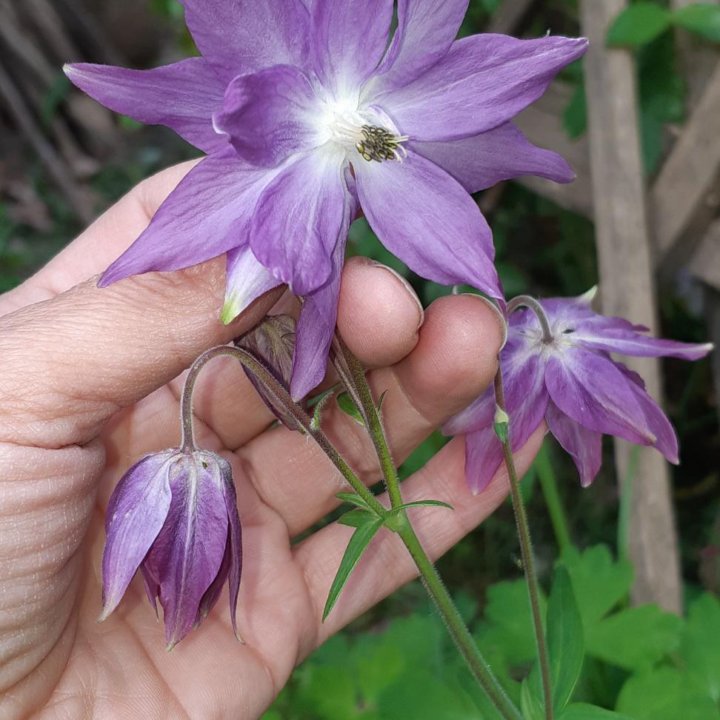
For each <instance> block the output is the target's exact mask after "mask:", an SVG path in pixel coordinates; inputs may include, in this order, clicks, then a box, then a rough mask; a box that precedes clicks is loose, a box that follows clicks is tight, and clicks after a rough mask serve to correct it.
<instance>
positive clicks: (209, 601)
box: [195, 533, 237, 635]
mask: <svg viewBox="0 0 720 720" xmlns="http://www.w3.org/2000/svg"><path fill="white" fill-rule="evenodd" d="M229 574H230V534H229V533H228V536H227V540H226V541H225V553H224V554H223V559H222V562H221V563H220V569H219V570H218V574H217V575H216V576H215V579H214V580H213V581H212V582H211V583H210V587H209V588H208V589H207V590H206V591H205V594H204V595H203V596H202V600H200V606H199V607H198V612H197V616H196V618H195V625H196V626H197V625H199V624H200V623H201V622H202V621H203V620H205V618H206V617H207V616H208V615H209V614H210V611H211V610H212V609H213V608H214V607H215V605H216V604H217V601H218V599H219V597H220V593H221V592H222V589H223V585H224V584H225V581H226V580H227V579H228V575H229ZM231 607H232V606H231ZM233 620H234V617H233ZM233 630H235V634H236V635H237V630H236V629H235V623H234V622H233Z"/></svg>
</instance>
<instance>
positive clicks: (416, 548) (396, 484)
mask: <svg viewBox="0 0 720 720" xmlns="http://www.w3.org/2000/svg"><path fill="white" fill-rule="evenodd" d="M339 349H340V351H341V352H342V360H341V361H342V362H343V363H344V366H345V367H346V368H347V369H348V370H349V381H350V382H351V383H352V388H351V390H350V392H351V395H352V396H353V397H355V398H358V400H359V402H360V403H361V407H360V408H359V410H360V413H361V415H362V416H363V418H364V419H365V421H366V424H367V429H368V432H369V433H370V437H371V438H372V442H373V445H374V447H375V450H376V453H377V456H378V460H379V462H380V468H381V470H382V473H383V479H384V482H385V487H386V488H387V492H388V496H389V498H390V502H391V504H392V508H393V509H394V510H396V514H395V517H394V518H393V520H394V521H395V522H394V525H393V527H392V529H393V530H394V531H395V532H396V533H397V534H398V536H399V537H400V539H401V540H402V542H403V544H404V545H405V547H406V548H407V550H408V552H409V553H410V556H411V557H412V559H413V561H414V562H415V565H416V567H417V569H418V572H419V573H420V577H421V579H422V582H423V586H424V587H425V589H426V590H427V592H428V595H429V596H430V598H431V600H432V601H433V603H434V604H435V607H436V608H437V610H438V612H439V613H440V616H441V617H442V619H443V621H444V623H445V627H446V628H447V629H448V632H449V633H450V636H451V637H452V639H453V641H454V642H455V645H456V647H457V648H458V650H459V652H460V654H461V655H462V657H463V659H464V660H465V662H466V663H467V666H468V668H469V669H470V672H471V673H472V675H473V677H474V678H475V680H476V681H477V683H478V684H479V685H480V687H482V689H483V690H484V691H485V693H486V695H487V696H488V698H489V699H490V701H491V702H492V703H493V705H494V706H495V707H496V708H497V710H498V712H499V713H500V714H501V715H502V717H503V718H504V719H505V720H521V717H522V716H521V715H520V712H519V711H518V709H517V708H516V707H515V705H514V704H513V702H512V701H511V700H510V698H509V697H508V695H507V693H506V692H505V690H504V688H503V687H502V685H501V684H500V681H499V680H498V679H497V678H496V677H495V675H494V674H493V672H492V670H491V668H490V665H489V664H488V662H487V660H485V658H484V657H483V655H482V653H481V652H480V649H479V648H478V646H477V644H476V642H475V640H474V639H473V636H472V634H471V633H470V631H469V630H468V628H467V625H466V624H465V621H464V620H463V618H462V616H461V615H460V612H459V611H458V609H457V607H456V606H455V603H454V602H453V600H452V598H451V596H450V593H448V591H447V588H446V587H445V585H444V583H443V581H442V578H441V577H440V574H439V573H438V571H437V569H436V567H435V565H434V564H433V562H432V560H431V559H430V557H429V556H428V554H427V553H426V552H425V549H424V548H423V546H422V544H421V543H420V540H419V538H418V536H417V534H416V533H415V530H414V529H413V527H412V524H411V523H410V519H409V518H408V516H407V513H406V512H405V510H404V509H401V506H402V505H403V497H402V492H401V490H400V478H399V476H398V472H397V468H396V466H395V462H394V461H393V459H392V452H391V450H390V446H389V444H388V441H387V437H386V435H385V431H384V429H383V426H382V420H381V417H380V413H379V412H378V406H377V404H376V403H375V400H374V398H373V394H372V389H371V388H370V385H369V383H368V381H367V378H366V377H365V371H364V370H363V368H362V365H361V364H360V362H359V361H358V359H357V358H355V357H354V356H353V355H352V353H351V352H350V351H349V350H348V348H347V347H346V346H345V345H344V344H343V343H342V341H340V342H339Z"/></svg>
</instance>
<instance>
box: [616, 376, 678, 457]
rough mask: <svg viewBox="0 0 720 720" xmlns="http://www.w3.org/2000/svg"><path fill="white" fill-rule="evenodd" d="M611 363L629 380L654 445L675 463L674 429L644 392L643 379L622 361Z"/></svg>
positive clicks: (676, 445)
mask: <svg viewBox="0 0 720 720" xmlns="http://www.w3.org/2000/svg"><path fill="white" fill-rule="evenodd" d="M613 365H614V366H615V367H616V368H617V369H618V370H619V371H620V372H621V373H622V374H623V375H625V377H627V378H628V379H629V380H630V383H629V385H630V389H631V390H632V392H633V394H634V395H635V399H636V400H637V401H638V403H639V405H640V407H641V408H642V409H643V412H644V413H645V420H646V421H647V425H648V427H649V428H650V431H651V432H652V433H653V435H655V437H656V441H655V447H656V448H657V449H658V450H659V451H660V452H661V453H662V454H663V455H664V456H665V458H666V459H667V461H668V462H671V463H673V464H674V465H677V464H678V463H679V462H680V460H679V458H678V439H677V435H676V434H675V429H674V428H673V426H672V424H671V423H670V421H669V420H668V418H667V416H666V415H665V413H664V412H663V411H662V410H661V409H660V407H659V406H658V404H657V403H656V402H655V401H654V400H653V399H652V398H651V397H650V395H648V394H647V392H645V381H644V380H643V379H642V378H641V377H640V375H638V374H637V373H636V372H635V371H634V370H630V368H627V367H625V365H623V364H622V363H616V362H614V363H613Z"/></svg>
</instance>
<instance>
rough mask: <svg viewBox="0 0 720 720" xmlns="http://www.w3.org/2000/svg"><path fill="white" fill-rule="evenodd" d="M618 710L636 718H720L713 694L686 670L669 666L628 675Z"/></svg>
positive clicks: (655, 719)
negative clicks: (708, 693) (694, 681)
mask: <svg viewBox="0 0 720 720" xmlns="http://www.w3.org/2000/svg"><path fill="white" fill-rule="evenodd" d="M636 637H642V636H636ZM617 710H618V711H619V712H621V713H626V714H627V715H630V716H631V717H632V718H634V719H635V720H678V719H679V718H682V720H718V719H719V718H720V710H718V707H717V705H716V704H715V703H714V702H713V700H712V698H710V697H709V696H708V695H706V694H704V693H703V692H702V689H701V688H699V687H698V686H697V685H695V684H694V683H693V682H692V679H691V678H689V677H688V675H687V674H685V673H682V672H680V671H679V670H677V669H676V668H671V667H661V668H658V669H657V670H654V671H652V672H648V673H645V674H643V675H634V676H633V677H631V678H630V679H629V680H628V681H627V682H626V683H625V685H624V686H623V688H622V690H621V691H620V697H619V698H618V703H617Z"/></svg>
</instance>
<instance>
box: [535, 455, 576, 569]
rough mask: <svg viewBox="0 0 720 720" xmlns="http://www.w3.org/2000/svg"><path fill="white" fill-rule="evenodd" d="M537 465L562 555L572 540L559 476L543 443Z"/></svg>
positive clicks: (536, 461)
mask: <svg viewBox="0 0 720 720" xmlns="http://www.w3.org/2000/svg"><path fill="white" fill-rule="evenodd" d="M535 467H536V469H537V474H538V477H539V478H540V485H541V487H542V491H543V496H544V497H545V504H546V505H547V508H548V512H549V513H550V522H551V523H552V526H553V531H554V533H555V539H556V540H557V544H558V548H559V550H560V555H562V554H563V553H564V552H565V551H566V550H567V549H568V548H569V547H571V546H572V541H571V540H570V530H569V526H568V521H567V515H566V514H565V508H564V507H563V503H562V499H561V498H560V491H559V490H558V486H557V478H556V477H555V473H554V472H553V468H552V463H551V462H550V453H549V451H548V449H547V446H545V445H543V446H542V447H541V448H540V452H539V453H538V456H537V458H536V459H535Z"/></svg>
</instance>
